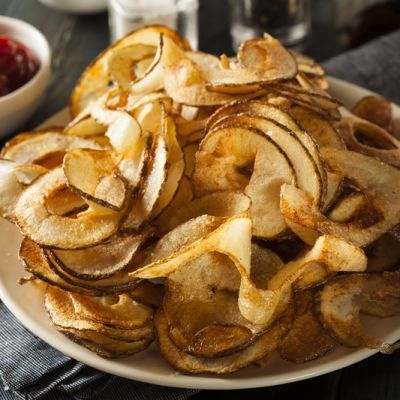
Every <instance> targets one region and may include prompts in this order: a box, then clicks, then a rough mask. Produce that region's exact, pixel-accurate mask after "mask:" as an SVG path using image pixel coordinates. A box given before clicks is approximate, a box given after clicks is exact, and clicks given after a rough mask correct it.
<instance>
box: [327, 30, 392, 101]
mask: <svg viewBox="0 0 400 400" xmlns="http://www.w3.org/2000/svg"><path fill="white" fill-rule="evenodd" d="M324 66H325V68H326V70H327V72H328V74H329V75H332V76H335V77H337V78H341V79H344V80H346V81H349V82H353V83H355V84H356V85H360V86H364V87H365V88H367V89H369V90H372V91H374V92H377V93H379V94H380V95H382V96H384V97H386V98H387V99H388V100H391V101H393V102H395V103H398V104H400V30H397V31H395V32H393V33H391V34H389V35H387V36H383V37H381V38H379V39H377V40H374V41H373V42H371V43H368V44H366V45H364V46H362V47H359V48H357V49H355V50H352V51H348V52H346V53H343V54H341V55H339V56H337V57H334V58H332V59H331V60H329V61H327V62H326V63H325V64H324Z"/></svg>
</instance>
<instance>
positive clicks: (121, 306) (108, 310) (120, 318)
mask: <svg viewBox="0 0 400 400" xmlns="http://www.w3.org/2000/svg"><path fill="white" fill-rule="evenodd" d="M70 298H71V301H72V304H73V307H74V310H75V312H76V314H77V316H78V317H80V318H82V319H85V320H89V321H95V322H98V323H102V324H105V325H107V326H111V327H115V328H119V329H135V328H139V327H143V326H146V325H148V324H149V323H150V322H151V320H152V317H153V309H152V308H151V307H148V306H145V305H143V304H140V303H138V302H136V301H135V300H134V299H133V298H132V297H131V296H129V295H128V294H127V293H122V294H119V295H108V296H102V297H89V296H83V295H80V294H77V293H71V294H70Z"/></svg>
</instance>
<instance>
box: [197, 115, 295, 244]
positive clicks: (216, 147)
mask: <svg viewBox="0 0 400 400" xmlns="http://www.w3.org/2000/svg"><path fill="white" fill-rule="evenodd" d="M273 128H275V126H274V125H273V124H272V123H271V129H273ZM275 133H276V130H275ZM296 143H297V142H296ZM193 179H194V185H195V191H196V193H197V194H198V195H201V194H205V193H210V192H214V191H221V190H243V191H244V193H246V194H247V195H248V196H249V197H250V199H251V200H252V204H251V208H250V213H251V216H252V218H253V220H254V225H253V232H254V235H256V236H259V237H263V238H266V239H272V238H275V237H277V236H279V235H281V234H282V233H283V232H285V230H286V223H285V221H284V219H283V218H282V215H281V213H280V210H279V192H280V187H281V185H282V184H283V183H285V182H295V176H294V171H293V168H292V165H291V163H290V160H288V158H287V157H286V155H285V153H284V152H283V151H282V149H281V148H280V147H279V146H278V145H277V144H276V143H275V142H274V141H273V139H271V138H270V136H269V135H265V134H264V133H263V132H262V131H260V130H257V129H254V128H242V127H240V126H234V127H217V128H215V130H213V131H211V132H210V133H208V135H207V136H206V138H205V139H204V140H203V141H202V143H201V144H200V148H199V151H198V152H197V154H196V164H195V171H194V175H193Z"/></svg>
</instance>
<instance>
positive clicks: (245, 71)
mask: <svg viewBox="0 0 400 400" xmlns="http://www.w3.org/2000/svg"><path fill="white" fill-rule="evenodd" d="M237 57H238V63H237V66H235V68H230V69H224V68H220V69H216V68H214V69H212V70H210V72H209V76H207V77H206V79H207V81H208V82H209V86H222V85H228V86H229V85H231V86H237V85H249V84H262V83H264V84H265V83H269V82H273V81H277V80H284V79H290V78H293V77H294V76H295V75H296V73H297V64H296V61H295V60H294V58H293V56H292V55H291V54H290V53H289V52H288V51H287V50H286V49H285V48H284V47H283V46H282V45H281V43H280V42H279V41H278V40H276V39H274V38H273V37H272V36H270V35H267V34H265V35H264V37H263V38H255V39H250V40H246V41H245V42H243V43H242V45H241V46H240V48H239V51H238V55H237Z"/></svg>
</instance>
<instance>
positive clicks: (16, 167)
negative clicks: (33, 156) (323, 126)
mask: <svg viewBox="0 0 400 400" xmlns="http://www.w3.org/2000/svg"><path fill="white" fill-rule="evenodd" d="M46 172H47V169H45V168H43V167H40V166H39V165H24V164H19V163H17V162H14V161H9V160H2V159H0V191H1V196H0V214H1V216H2V217H3V218H7V219H9V220H11V221H12V220H13V219H14V217H15V206H16V203H17V201H18V199H19V198H20V196H21V194H22V193H23V191H24V190H25V188H26V187H27V186H28V185H30V184H31V183H32V182H34V181H35V179H37V178H38V177H39V176H41V175H43V174H44V173H46Z"/></svg>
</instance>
